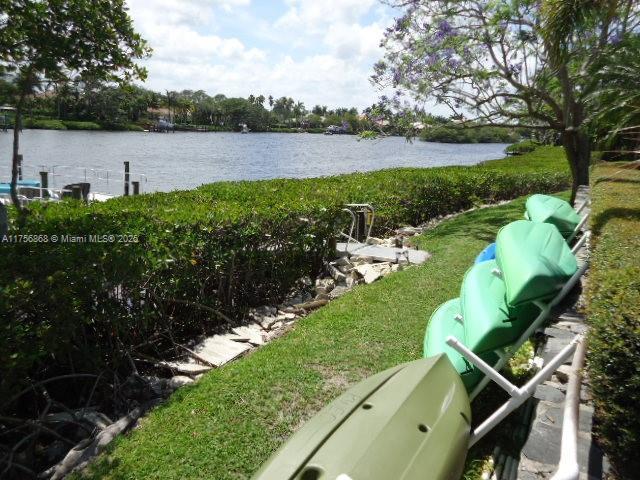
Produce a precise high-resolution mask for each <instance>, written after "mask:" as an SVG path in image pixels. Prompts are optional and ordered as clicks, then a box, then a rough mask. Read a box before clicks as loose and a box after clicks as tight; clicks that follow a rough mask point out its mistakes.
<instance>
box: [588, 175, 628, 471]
mask: <svg viewBox="0 0 640 480" xmlns="http://www.w3.org/2000/svg"><path fill="white" fill-rule="evenodd" d="M624 167H625V165H624V164H620V163H617V164H600V165H598V166H597V167H596V168H595V169H594V173H593V176H592V190H591V197H592V207H591V212H592V213H591V231H592V234H593V236H592V254H591V265H590V272H589V281H588V284H587V291H586V298H587V306H586V315H587V321H588V322H589V324H590V327H591V328H590V335H589V343H588V352H587V366H588V371H589V375H590V379H591V389H592V393H593V399H594V405H595V409H596V424H595V426H596V434H597V435H598V440H599V442H600V444H601V445H602V446H603V447H604V450H605V452H606V454H607V456H608V457H609V459H610V460H611V462H612V465H613V466H614V468H615V470H616V473H617V475H618V476H619V478H625V479H632V478H637V475H638V472H639V471H640V458H639V457H638V452H639V451H640V416H638V405H640V368H639V365H640V255H639V253H638V252H640V171H639V170H637V169H624ZM621 169H624V170H622V171H621V172H620V170H621Z"/></svg>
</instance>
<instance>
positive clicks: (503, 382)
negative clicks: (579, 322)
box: [447, 335, 583, 448]
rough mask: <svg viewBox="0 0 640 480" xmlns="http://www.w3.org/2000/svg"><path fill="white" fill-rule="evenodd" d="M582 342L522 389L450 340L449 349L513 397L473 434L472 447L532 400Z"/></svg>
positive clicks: (569, 347)
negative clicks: (529, 399)
mask: <svg viewBox="0 0 640 480" xmlns="http://www.w3.org/2000/svg"><path fill="white" fill-rule="evenodd" d="M582 342H583V338H582V335H576V337H575V338H574V339H573V340H572V341H571V342H570V343H569V344H568V345H567V346H566V347H564V348H563V349H562V350H560V352H559V353H558V354H557V355H556V356H554V357H553V358H552V359H551V360H550V361H549V362H548V363H547V364H546V365H545V366H544V367H543V368H542V369H541V370H540V371H539V372H538V373H536V374H535V375H534V377H533V378H532V379H531V380H529V381H528V382H527V383H526V384H525V385H524V386H523V387H517V386H515V385H514V384H512V383H511V382H510V381H509V380H507V379H506V378H504V377H503V376H502V375H501V374H500V372H498V370H496V369H495V368H493V367H491V366H490V365H489V364H488V363H486V362H485V361H483V360H482V359H481V358H480V357H478V356H477V355H476V354H475V353H473V352H472V351H471V350H469V349H468V348H467V347H465V346H464V345H463V344H462V343H460V341H459V340H458V339H457V338H455V337H454V336H450V337H448V338H447V344H448V345H449V346H451V347H452V348H454V349H455V350H457V351H458V352H459V353H460V354H461V355H464V356H465V357H466V358H467V359H468V360H469V361H470V362H472V363H473V364H474V365H475V366H476V367H478V368H479V369H480V370H481V371H482V372H483V373H484V374H485V375H486V377H485V378H486V379H490V380H493V381H494V382H496V383H497V384H498V385H500V387H502V389H503V390H505V391H506V392H507V393H508V394H509V395H510V396H511V398H510V399H509V400H508V401H507V402H505V403H504V404H503V405H502V406H501V407H500V408H498V409H497V410H496V411H495V412H493V413H492V414H491V415H490V416H489V418H487V419H486V420H485V421H484V422H482V423H481V424H480V425H478V426H477V427H476V428H475V429H474V430H473V433H472V434H471V436H470V438H469V448H471V447H472V446H473V445H475V444H476V443H477V442H478V441H479V440H480V439H481V438H482V437H484V436H485V435H486V434H487V433H489V432H490V431H491V430H492V429H493V428H494V427H495V426H496V425H498V424H499V423H500V422H501V421H502V420H504V419H505V417H507V416H508V415H509V414H510V413H511V412H513V411H514V410H515V409H517V408H518V407H519V406H520V405H522V404H523V403H524V402H525V401H526V400H527V399H528V398H529V397H531V396H532V395H533V394H534V393H535V391H536V387H537V386H538V385H540V384H541V383H542V382H544V381H545V380H546V379H547V378H549V377H550V376H551V375H552V374H553V372H555V371H556V370H557V368H558V367H559V366H560V365H562V364H563V363H564V362H565V361H566V359H567V358H569V357H570V356H571V354H572V353H573V352H574V350H575V349H576V347H577V346H578V344H581V343H582Z"/></svg>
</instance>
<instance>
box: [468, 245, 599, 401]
mask: <svg viewBox="0 0 640 480" xmlns="http://www.w3.org/2000/svg"><path fill="white" fill-rule="evenodd" d="M589 235H590V234H589V232H586V233H585V234H584V235H583V236H582V237H581V238H580V240H579V241H578V242H576V244H575V245H574V246H573V249H572V250H571V251H572V253H573V254H574V255H575V253H576V252H577V251H578V250H579V249H580V247H582V245H583V244H584V242H585V241H586V240H587V238H589ZM588 267H589V263H588V262H587V261H585V262H584V263H583V264H582V265H580V266H579V267H578V270H576V272H575V273H574V274H573V275H572V276H571V278H570V279H569V280H568V281H567V283H565V284H564V285H563V287H562V289H561V290H560V292H558V294H557V295H556V296H555V297H554V298H553V299H552V300H551V301H550V302H549V303H544V302H542V301H536V302H534V303H535V305H536V306H537V307H538V308H539V309H540V313H539V314H538V316H537V317H536V319H535V320H534V321H533V322H532V323H531V325H529V328H527V330H525V332H524V333H523V334H522V335H521V336H520V337H519V338H518V340H517V341H516V342H515V343H514V344H513V345H511V346H510V347H509V352H511V353H513V352H515V351H517V350H518V349H519V348H520V347H521V346H522V345H523V344H524V343H525V342H526V341H527V340H528V339H529V338H530V337H531V335H533V333H534V332H535V331H536V330H538V328H540V327H541V326H542V324H543V323H544V322H545V320H546V319H547V317H548V316H549V314H550V313H551V310H552V309H553V307H555V306H556V305H557V304H558V303H560V302H561V301H562V299H563V298H564V297H566V296H567V294H568V293H569V292H570V291H571V290H572V289H573V287H574V286H575V284H576V283H578V280H580V277H581V276H582V275H583V274H584V272H586V271H587V268H588ZM495 275H498V276H499V275H502V272H500V271H498V270H497V269H496V272H495ZM463 321H464V319H463ZM460 353H461V354H462V355H465V356H466V354H465V353H463V352H460ZM496 353H497V354H498V356H499V357H500V359H499V360H498V362H497V363H496V364H495V365H494V366H493V367H492V368H493V369H494V370H496V371H499V370H501V369H502V367H504V365H505V364H506V363H507V360H508V359H509V358H510V357H511V355H509V354H508V353H507V351H505V350H502V351H497V352H496ZM489 380H490V378H489V377H488V376H485V377H484V378H483V379H482V380H481V381H480V382H479V383H478V385H477V386H476V388H475V389H474V390H473V391H472V392H471V395H470V396H469V397H470V398H471V400H473V399H475V398H476V397H477V396H478V394H479V393H480V392H481V391H482V390H483V389H484V387H486V386H487V383H489Z"/></svg>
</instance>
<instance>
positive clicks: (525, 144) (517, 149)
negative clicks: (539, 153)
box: [504, 140, 540, 155]
mask: <svg viewBox="0 0 640 480" xmlns="http://www.w3.org/2000/svg"><path fill="white" fill-rule="evenodd" d="M539 146H540V143H539V142H536V141H535V140H522V141H520V142H518V143H514V144H513V145H509V146H508V147H507V148H505V149H504V151H505V153H507V154H508V155H523V154H525V153H530V152H533V151H534V150H535V149H536V148H538V147H539Z"/></svg>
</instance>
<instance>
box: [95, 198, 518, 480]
mask: <svg viewBox="0 0 640 480" xmlns="http://www.w3.org/2000/svg"><path fill="white" fill-rule="evenodd" d="M523 211H524V198H520V199H517V200H515V201H512V202H510V203H508V204H504V205H501V206H497V207H491V208H486V209H480V210H476V211H473V212H469V213H466V214H462V215H460V216H458V217H456V218H453V219H451V220H448V221H446V222H444V223H442V224H440V225H439V226H438V227H436V228H435V229H433V230H432V231H430V232H428V233H426V234H425V235H423V236H421V237H419V238H418V239H417V243H418V245H419V246H420V247H421V248H424V249H426V250H428V251H430V252H431V253H432V254H433V258H432V259H430V260H429V261H428V262H427V263H425V264H424V265H423V266H420V267H414V268H409V269H407V270H404V271H401V272H398V273H396V274H393V275H391V276H389V277H386V278H384V279H382V280H381V281H379V282H376V283H374V284H371V285H366V286H361V287H358V288H356V289H355V290H354V291H352V292H350V293H349V294H347V295H345V296H343V297H342V298H340V299H338V300H336V301H334V302H332V303H331V304H329V305H328V306H326V307H325V308H323V309H321V310H319V311H317V312H316V313H314V314H312V315H310V316H309V317H307V318H305V319H303V320H301V321H300V322H299V323H298V324H297V325H296V327H295V329H294V330H293V331H291V332H290V333H289V334H288V335H287V336H285V337H283V338H280V339H278V340H276V341H274V342H272V343H270V344H269V345H267V346H265V347H263V348H261V349H259V350H257V351H255V352H254V353H252V354H251V355H249V356H247V357H245V358H243V359H241V360H239V361H236V362H234V363H231V364H229V365H227V366H225V367H223V368H220V369H218V370H215V371H212V372H210V373H209V374H207V375H205V376H204V377H203V378H202V379H201V380H200V381H199V382H197V383H196V384H194V385H192V386H188V387H185V388H183V389H181V390H179V391H178V392H177V393H176V394H174V395H173V396H172V397H171V399H170V400H169V401H168V402H166V403H165V404H163V405H162V406H159V407H158V408H156V409H155V410H154V411H153V412H152V413H151V414H150V415H148V417H146V418H145V419H143V420H142V421H141V427H140V428H138V429H136V430H135V431H133V432H131V433H130V434H129V435H127V436H124V437H121V438H119V439H117V440H116V442H115V444H114V445H113V446H112V447H111V448H109V450H108V452H107V454H105V455H102V456H101V457H100V458H99V459H98V460H97V461H96V462H95V463H94V464H93V465H92V466H91V467H90V469H89V470H88V471H86V472H85V473H84V475H86V476H88V477H89V478H96V479H97V478H107V479H113V480H115V479H118V480H121V479H134V478H135V479H141V478H144V479H147V478H148V479H189V478H193V479H196V478H198V479H199V478H215V479H217V480H223V479H239V478H248V477H250V476H251V474H252V473H253V472H255V471H256V470H257V469H258V468H259V466H260V465H261V464H262V462H264V461H265V460H266V459H267V458H268V457H269V455H270V454H271V453H273V451H274V450H276V449H277V448H278V446H279V445H280V444H281V443H282V442H284V441H285V440H286V439H287V438H288V437H289V436H290V435H291V433H292V432H294V431H295V430H296V429H297V428H299V427H300V426H301V425H302V423H303V422H304V421H305V420H307V419H308V418H309V417H311V416H312V415H313V414H314V413H315V412H317V411H318V410H319V409H320V408H321V407H322V406H324V405H325V404H326V403H327V402H329V401H330V400H332V399H333V398H335V397H336V396H337V395H339V394H340V393H341V392H343V391H344V390H345V389H347V388H348V387H349V386H351V385H352V384H354V383H355V382H357V381H359V380H361V379H363V378H364V377H366V376H368V375H370V374H372V373H374V372H378V371H381V370H384V369H386V368H389V367H391V366H393V365H396V364H398V363H402V362H406V361H410V360H414V359H416V358H419V357H421V354H422V340H423V335H424V330H425V326H426V323H427V319H428V318H429V316H430V315H431V313H432V312H433V310H434V309H435V308H436V307H437V306H438V305H440V304H441V303H442V302H444V301H446V300H448V299H450V298H453V297H455V296H457V295H458V291H459V288H460V283H461V280H462V276H463V274H464V272H465V271H466V270H467V269H468V268H469V267H470V265H471V264H472V262H473V260H474V257H475V255H476V254H477V253H478V252H479V251H480V250H481V249H482V248H483V247H484V246H485V245H486V244H487V243H488V242H491V241H493V240H494V238H495V235H496V233H497V231H498V229H499V228H500V227H501V226H502V225H504V224H506V223H508V222H509V221H511V220H515V219H519V218H522V213H523ZM526 348H529V349H530V347H525V353H526ZM501 434H504V431H503V432H502V433H501V432H497V433H495V435H501ZM491 442H495V437H488V438H487V440H486V442H485V443H484V444H481V445H480V446H479V447H478V448H476V449H474V450H473V451H472V452H471V456H470V457H471V458H470V459H469V460H468V466H469V467H468V471H467V477H468V478H472V477H475V476H477V474H478V472H479V469H480V467H481V465H482V464H483V463H485V462H486V458H487V452H488V449H489V448H490V444H491Z"/></svg>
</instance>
